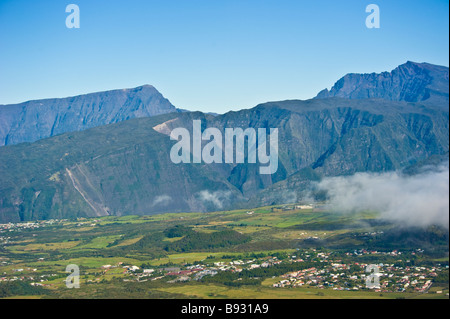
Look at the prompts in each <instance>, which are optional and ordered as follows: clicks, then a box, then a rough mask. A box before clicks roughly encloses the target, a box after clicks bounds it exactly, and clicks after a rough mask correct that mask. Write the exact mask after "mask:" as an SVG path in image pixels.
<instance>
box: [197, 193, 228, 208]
mask: <svg viewBox="0 0 450 319" xmlns="http://www.w3.org/2000/svg"><path fill="white" fill-rule="evenodd" d="M230 197H231V191H215V192H210V191H207V190H203V191H200V192H199V193H198V198H199V199H200V200H201V201H202V202H204V203H205V202H209V203H212V204H213V205H214V206H215V207H216V208H219V209H222V208H223V206H224V203H225V202H226V201H228V200H229V199H230Z"/></svg>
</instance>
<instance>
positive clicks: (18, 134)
mask: <svg viewBox="0 0 450 319" xmlns="http://www.w3.org/2000/svg"><path fill="white" fill-rule="evenodd" d="M176 111H177V109H176V108H175V107H174V106H173V105H172V104H171V103H170V102H169V101H168V100H167V99H165V98H164V97H163V96H162V95H161V94H160V93H159V92H158V91H157V90H156V89H155V88H154V87H153V86H150V85H144V86H141V87H138V88H134V89H125V90H114V91H106V92H99V93H92V94H86V95H80V96H75V97H69V98H64V99H47V100H38V101H29V102H25V103H21V104H14V105H0V146H2V145H12V144H18V143H22V142H34V141H37V140H39V139H42V138H46V137H51V136H55V135H58V134H62V133H65V132H75V131H81V130H85V129H88V128H92V127H96V126H101V125H106V124H112V123H117V122H120V121H124V120H128V119H132V118H137V117H149V116H154V115H160V114H166V113H171V112H176Z"/></svg>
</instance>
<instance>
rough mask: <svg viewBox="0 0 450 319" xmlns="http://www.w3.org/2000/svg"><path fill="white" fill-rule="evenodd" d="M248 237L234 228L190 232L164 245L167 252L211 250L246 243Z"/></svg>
mask: <svg viewBox="0 0 450 319" xmlns="http://www.w3.org/2000/svg"><path fill="white" fill-rule="evenodd" d="M249 240H250V237H249V236H247V235H244V234H241V233H238V232H237V231H234V230H224V231H219V232H215V233H211V234H208V233H200V232H192V233H189V234H187V235H186V236H185V237H184V238H183V239H180V240H178V241H176V242H173V243H169V244H167V245H166V247H164V250H165V251H167V252H189V251H194V250H212V249H216V248H226V247H230V246H234V245H239V244H243V243H246V242H248V241H249Z"/></svg>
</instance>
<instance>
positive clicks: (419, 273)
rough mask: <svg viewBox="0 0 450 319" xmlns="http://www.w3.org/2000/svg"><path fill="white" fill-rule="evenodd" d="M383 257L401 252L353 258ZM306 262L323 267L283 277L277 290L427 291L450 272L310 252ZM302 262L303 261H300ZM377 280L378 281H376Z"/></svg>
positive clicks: (418, 251) (291, 273)
mask: <svg viewBox="0 0 450 319" xmlns="http://www.w3.org/2000/svg"><path fill="white" fill-rule="evenodd" d="M421 252H423V250H420V249H419V250H417V251H416V252H412V253H411V254H412V255H415V254H416V253H421ZM365 254H372V255H377V254H383V255H389V256H400V255H402V252H400V251H397V250H394V251H391V252H377V251H367V250H359V251H354V252H351V253H345V255H346V256H350V255H359V256H360V255H365ZM304 258H305V259H306V260H309V259H310V258H315V259H316V260H318V262H319V263H320V265H321V267H311V268H308V269H303V270H299V271H295V272H290V273H287V274H285V275H283V276H282V278H283V279H282V280H280V281H279V282H277V283H274V284H273V287H276V288H286V287H302V286H305V285H306V286H315V287H317V288H322V289H324V288H332V289H334V290H360V289H373V290H374V291H375V292H420V293H425V292H427V291H428V290H429V289H430V288H431V286H432V284H433V278H435V277H436V276H438V273H439V272H441V271H443V270H444V269H445V270H448V265H447V266H439V267H423V266H422V267H414V266H396V265H394V264H383V263H380V264H376V265H369V264H366V263H358V262H351V263H347V264H346V263H342V262H341V261H340V260H336V261H331V260H329V258H330V254H326V253H315V252H312V253H309V254H306V255H305V256H304ZM299 261H303V259H300V260H299ZM370 266H376V267H375V268H376V269H377V271H376V272H371V271H370V273H369V272H368V269H369V268H368V267H370ZM375 277H376V281H374V278H375Z"/></svg>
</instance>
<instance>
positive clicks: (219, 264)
mask: <svg viewBox="0 0 450 319" xmlns="http://www.w3.org/2000/svg"><path fill="white" fill-rule="evenodd" d="M421 253H423V251H422V250H420V249H417V250H416V251H414V252H412V253H411V252H409V253H402V252H400V251H397V250H395V251H390V252H377V251H367V250H358V251H353V252H346V253H336V252H324V251H317V250H315V249H309V250H297V251H296V252H295V253H291V254H287V255H284V256H280V257H281V258H279V257H276V256H270V255H268V256H264V257H260V258H251V259H249V258H242V259H233V260H231V261H213V262H210V261H209V260H210V259H208V258H207V259H205V260H203V261H201V262H196V263H194V264H182V265H160V266H155V267H149V265H141V266H137V265H127V264H124V263H122V262H119V263H117V264H115V265H102V266H101V268H100V269H98V271H96V272H95V276H94V277H95V278H92V277H91V276H88V277H87V276H86V277H83V274H80V276H81V277H82V278H89V279H85V280H84V281H82V282H84V283H85V284H96V283H99V282H102V283H104V282H105V281H107V280H111V278H116V277H117V278H121V280H122V281H123V282H136V283H140V282H147V281H164V282H165V283H167V284H177V283H187V282H190V281H192V282H201V281H205V280H206V279H208V278H209V279H212V278H213V277H215V276H217V275H218V274H220V273H225V272H228V273H230V274H239V273H244V272H246V274H252V273H254V272H255V271H256V270H258V269H259V270H264V271H262V272H261V271H260V272H259V273H261V274H264V273H265V272H266V271H267V270H269V269H271V268H274V269H275V268H277V267H278V268H279V267H282V266H283V265H284V266H287V265H289V267H291V269H295V268H298V270H295V271H289V272H287V273H284V274H281V275H279V276H270V277H264V275H263V277H264V278H259V277H255V276H250V279H253V280H258V279H265V280H271V281H274V280H276V281H274V282H273V283H272V284H271V286H272V287H273V288H279V289H283V288H284V289H286V288H289V289H295V288H297V287H314V288H318V289H333V290H347V291H350V290H353V291H358V290H369V289H370V290H372V291H374V292H376V293H390V292H397V293H398V292H400V293H401V292H417V293H427V292H428V291H429V289H430V288H431V287H432V285H433V281H434V279H435V278H436V277H437V276H438V275H439V274H440V273H442V272H444V271H448V265H439V266H433V267H426V266H414V265H408V262H409V260H408V259H404V257H405V256H406V255H407V254H408V257H406V258H410V256H414V255H415V254H421ZM356 256H380V257H383V256H391V257H398V261H399V264H398V265H396V264H388V263H387V264H383V263H379V264H376V266H377V268H378V269H379V272H378V273H376V274H373V273H372V274H370V273H367V272H366V268H367V266H368V264H367V263H358V262H355V261H352V257H356ZM344 259H345V260H346V261H345V262H344V261H343V260H344ZM380 259H381V258H380ZM305 265H307V266H308V267H307V268H305ZM312 265H313V266H312ZM309 266H311V267H309ZM36 271H37V269H31V268H26V269H13V270H12V273H7V272H3V273H1V274H0V282H8V281H25V282H28V283H30V285H32V286H43V287H48V286H52V285H53V284H50V285H49V284H48V283H49V282H53V283H54V282H55V279H57V280H61V281H62V282H64V281H65V279H66V275H65V274H55V273H49V274H42V273H39V274H36V275H33V274H32V273H35V272H36ZM30 273H31V274H30ZM110 273H114V275H110ZM369 276H372V278H371V280H372V281H373V279H374V278H373V277H378V278H375V280H376V281H375V282H377V283H378V284H377V285H375V286H370V287H369V286H368V285H367V280H368V278H369ZM108 278H109V279H108ZM244 279H245V278H242V277H239V278H237V279H236V282H237V283H239V282H240V281H242V282H243V281H244ZM435 293H437V294H442V293H444V292H443V291H436V292H435ZM446 295H448V293H446Z"/></svg>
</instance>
